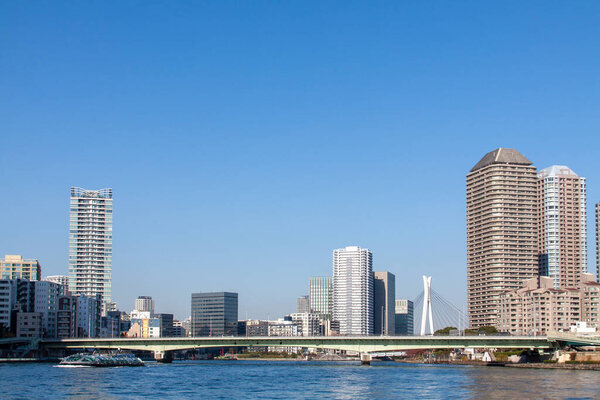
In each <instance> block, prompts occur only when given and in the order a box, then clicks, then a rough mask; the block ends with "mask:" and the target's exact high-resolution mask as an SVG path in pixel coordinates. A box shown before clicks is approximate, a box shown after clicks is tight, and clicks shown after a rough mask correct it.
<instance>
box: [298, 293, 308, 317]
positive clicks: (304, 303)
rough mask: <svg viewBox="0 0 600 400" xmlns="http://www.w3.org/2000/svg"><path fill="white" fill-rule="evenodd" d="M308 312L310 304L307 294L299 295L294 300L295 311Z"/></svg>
mask: <svg viewBox="0 0 600 400" xmlns="http://www.w3.org/2000/svg"><path fill="white" fill-rule="evenodd" d="M309 312H310V304H309V301H308V296H300V297H298V300H297V301H296V313H309Z"/></svg>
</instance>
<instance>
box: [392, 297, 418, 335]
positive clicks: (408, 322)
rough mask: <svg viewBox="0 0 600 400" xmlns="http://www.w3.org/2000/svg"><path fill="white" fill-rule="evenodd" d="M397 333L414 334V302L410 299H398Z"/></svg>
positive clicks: (396, 310)
mask: <svg viewBox="0 0 600 400" xmlns="http://www.w3.org/2000/svg"><path fill="white" fill-rule="evenodd" d="M395 324H396V332H395V334H396V335H414V304H413V302H412V301H410V300H405V299H402V300H396V303H395Z"/></svg>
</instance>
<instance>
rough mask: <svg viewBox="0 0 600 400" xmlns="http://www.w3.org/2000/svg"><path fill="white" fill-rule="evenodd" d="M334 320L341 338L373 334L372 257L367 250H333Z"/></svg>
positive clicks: (352, 247)
mask: <svg viewBox="0 0 600 400" xmlns="http://www.w3.org/2000/svg"><path fill="white" fill-rule="evenodd" d="M333 319H334V320H335V321H337V322H338V323H339V332H340V334H341V335H371V334H373V255H372V253H371V251H369V250H368V249H361V248H360V247H357V246H349V247H346V248H344V249H337V250H334V251H333Z"/></svg>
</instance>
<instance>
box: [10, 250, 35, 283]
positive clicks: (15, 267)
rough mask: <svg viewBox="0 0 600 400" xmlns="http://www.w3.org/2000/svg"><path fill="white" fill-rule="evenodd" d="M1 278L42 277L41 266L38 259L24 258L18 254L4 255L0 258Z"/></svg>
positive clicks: (31, 279)
mask: <svg viewBox="0 0 600 400" xmlns="http://www.w3.org/2000/svg"><path fill="white" fill-rule="evenodd" d="M0 266H1V267H0V268H1V272H2V273H1V274H0V276H1V279H28V280H30V281H39V280H40V279H42V267H41V266H40V262H39V261H38V260H24V259H23V257H21V256H19V255H6V256H4V258H0Z"/></svg>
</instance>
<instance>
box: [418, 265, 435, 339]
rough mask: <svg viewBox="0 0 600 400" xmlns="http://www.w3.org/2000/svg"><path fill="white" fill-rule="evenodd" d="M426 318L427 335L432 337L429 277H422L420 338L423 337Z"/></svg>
mask: <svg viewBox="0 0 600 400" xmlns="http://www.w3.org/2000/svg"><path fill="white" fill-rule="evenodd" d="M427 316H429V334H430V335H433V314H432V311H431V276H425V275H423V314H422V315H421V336H424V335H425V325H426V323H427Z"/></svg>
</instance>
